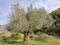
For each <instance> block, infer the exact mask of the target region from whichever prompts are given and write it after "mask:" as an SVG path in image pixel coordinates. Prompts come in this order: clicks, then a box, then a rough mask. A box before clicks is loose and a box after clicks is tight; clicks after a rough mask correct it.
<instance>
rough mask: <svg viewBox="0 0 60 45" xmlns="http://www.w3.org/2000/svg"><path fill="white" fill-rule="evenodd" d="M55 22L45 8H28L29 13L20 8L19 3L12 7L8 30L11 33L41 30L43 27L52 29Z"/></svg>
mask: <svg viewBox="0 0 60 45" xmlns="http://www.w3.org/2000/svg"><path fill="white" fill-rule="evenodd" d="M53 22H54V20H53V18H52V17H51V15H48V13H47V12H46V11H45V9H44V8H40V9H37V8H32V5H30V7H28V11H27V13H26V12H25V11H24V10H23V9H22V7H20V6H19V4H18V3H16V4H13V5H12V12H11V14H10V22H9V24H8V25H7V29H8V30H9V31H11V32H16V33H18V32H24V31H29V30H30V31H33V30H35V29H41V28H42V27H50V26H51V25H52V24H53Z"/></svg>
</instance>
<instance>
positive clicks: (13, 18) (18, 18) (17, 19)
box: [7, 3, 28, 33]
mask: <svg viewBox="0 0 60 45" xmlns="http://www.w3.org/2000/svg"><path fill="white" fill-rule="evenodd" d="M11 7H12V8H11V9H12V11H11V15H10V22H9V23H8V25H7V29H8V31H11V32H15V33H18V32H23V31H25V30H27V28H28V22H27V20H26V16H25V12H24V10H23V9H22V8H21V7H20V6H19V3H16V4H13V5H12V6H11Z"/></svg>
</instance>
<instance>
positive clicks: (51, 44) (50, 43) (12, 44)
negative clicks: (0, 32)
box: [0, 37, 60, 45]
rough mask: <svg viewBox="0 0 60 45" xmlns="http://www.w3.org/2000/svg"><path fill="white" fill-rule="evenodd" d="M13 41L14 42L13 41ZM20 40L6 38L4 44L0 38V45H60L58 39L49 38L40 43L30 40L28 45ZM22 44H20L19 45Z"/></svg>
mask: <svg viewBox="0 0 60 45" xmlns="http://www.w3.org/2000/svg"><path fill="white" fill-rule="evenodd" d="M13 40H14V41H13ZM22 41H23V40H22V38H20V39H18V40H15V39H14V38H11V37H10V38H8V42H5V41H4V40H3V39H2V38H0V44H2V45H30V44H32V45H60V39H56V38H51V39H48V40H46V41H42V40H39V41H37V40H34V39H30V42H29V44H28V43H27V42H22ZM21 42H22V43H21Z"/></svg>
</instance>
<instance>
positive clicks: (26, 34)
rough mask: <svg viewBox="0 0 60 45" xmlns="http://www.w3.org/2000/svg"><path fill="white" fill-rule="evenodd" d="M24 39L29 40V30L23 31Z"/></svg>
mask: <svg viewBox="0 0 60 45" xmlns="http://www.w3.org/2000/svg"><path fill="white" fill-rule="evenodd" d="M24 41H27V42H29V32H26V31H25V32H24Z"/></svg>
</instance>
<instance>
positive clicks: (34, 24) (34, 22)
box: [26, 5, 54, 30]
mask: <svg viewBox="0 0 60 45" xmlns="http://www.w3.org/2000/svg"><path fill="white" fill-rule="evenodd" d="M26 18H27V20H28V21H29V24H30V26H31V30H35V29H41V28H42V27H50V26H51V25H52V24H53V23H54V20H53V18H52V17H51V15H48V13H47V12H46V11H45V9H44V8H40V9H37V8H34V9H33V8H32V5H30V7H29V8H28V13H27V14H26Z"/></svg>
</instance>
